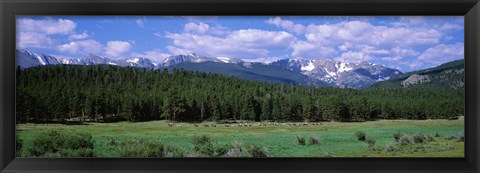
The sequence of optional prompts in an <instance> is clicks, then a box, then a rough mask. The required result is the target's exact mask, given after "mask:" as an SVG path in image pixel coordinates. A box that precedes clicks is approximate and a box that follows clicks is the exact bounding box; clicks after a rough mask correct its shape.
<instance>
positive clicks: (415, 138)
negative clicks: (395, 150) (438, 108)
mask: <svg viewBox="0 0 480 173" xmlns="http://www.w3.org/2000/svg"><path fill="white" fill-rule="evenodd" d="M425 141H426V138H425V135H423V134H422V133H416V134H414V135H413V142H415V143H424V142H425Z"/></svg>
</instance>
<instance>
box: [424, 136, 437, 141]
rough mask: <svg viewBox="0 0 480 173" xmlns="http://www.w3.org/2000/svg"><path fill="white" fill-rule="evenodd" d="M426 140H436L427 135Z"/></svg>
mask: <svg viewBox="0 0 480 173" xmlns="http://www.w3.org/2000/svg"><path fill="white" fill-rule="evenodd" d="M426 140H427V142H432V141H434V140H435V139H433V137H432V135H427V137H426Z"/></svg>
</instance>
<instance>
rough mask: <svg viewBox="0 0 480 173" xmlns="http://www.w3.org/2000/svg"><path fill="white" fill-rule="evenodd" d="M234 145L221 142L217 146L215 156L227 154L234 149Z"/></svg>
mask: <svg viewBox="0 0 480 173" xmlns="http://www.w3.org/2000/svg"><path fill="white" fill-rule="evenodd" d="M232 148H233V146H232V145H229V144H220V145H217V146H216V147H215V156H217V157H221V156H224V155H225V154H227V152H228V151H229V150H230V149H232Z"/></svg>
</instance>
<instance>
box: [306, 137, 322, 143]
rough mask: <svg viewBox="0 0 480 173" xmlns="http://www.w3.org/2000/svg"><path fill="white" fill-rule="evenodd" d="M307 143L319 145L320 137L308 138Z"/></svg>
mask: <svg viewBox="0 0 480 173" xmlns="http://www.w3.org/2000/svg"><path fill="white" fill-rule="evenodd" d="M308 142H309V143H310V145H316V144H320V137H318V136H310V138H308Z"/></svg>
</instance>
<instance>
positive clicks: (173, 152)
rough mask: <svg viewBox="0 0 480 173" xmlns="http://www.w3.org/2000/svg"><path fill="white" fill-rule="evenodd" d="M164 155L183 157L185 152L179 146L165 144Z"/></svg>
mask: <svg viewBox="0 0 480 173" xmlns="http://www.w3.org/2000/svg"><path fill="white" fill-rule="evenodd" d="M165 151H166V153H165V157H185V156H186V154H185V152H184V151H183V150H182V149H181V148H177V147H172V146H167V147H166V148H165Z"/></svg>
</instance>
